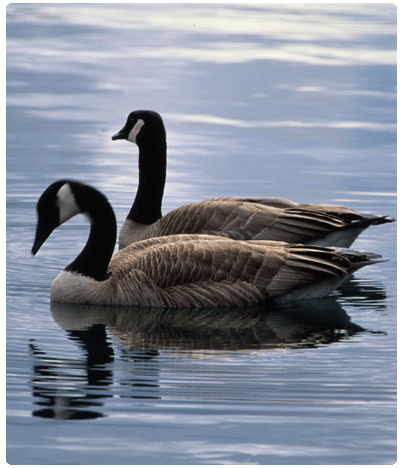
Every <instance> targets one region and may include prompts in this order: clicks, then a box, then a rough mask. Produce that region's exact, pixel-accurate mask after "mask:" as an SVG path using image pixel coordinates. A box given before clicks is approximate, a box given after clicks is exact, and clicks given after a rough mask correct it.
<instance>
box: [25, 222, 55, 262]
mask: <svg viewBox="0 0 400 468" xmlns="http://www.w3.org/2000/svg"><path fill="white" fill-rule="evenodd" d="M56 227H57V226H56V225H52V223H43V222H40V220H39V222H38V225H37V228H36V236H35V241H34V243H33V246H32V250H31V252H32V255H36V254H37V252H38V251H39V249H40V247H41V246H42V245H43V244H44V243H45V242H46V240H47V238H48V237H49V236H50V234H51V233H52V232H53V231H54V229H55V228H56Z"/></svg>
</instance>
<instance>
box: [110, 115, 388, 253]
mask: <svg viewBox="0 0 400 468" xmlns="http://www.w3.org/2000/svg"><path fill="white" fill-rule="evenodd" d="M112 139H113V140H120V139H126V140H128V141H130V142H132V143H136V144H137V146H138V147H139V185H138V189H137V193H136V198H135V200H134V203H133V205H132V208H131V210H130V212H129V214H128V216H127V218H126V220H125V222H124V223H123V225H122V228H121V232H120V235H119V248H120V249H122V248H124V247H126V246H127V245H129V244H131V243H132V242H137V241H139V240H143V239H149V238H152V237H160V236H167V235H171V234H208V235H218V236H223V237H229V238H231V239H242V240H245V239H260V240H261V239H263V240H279V241H285V242H294V243H297V242H300V243H303V244H313V245H325V246H331V245H335V246H337V247H350V246H351V244H352V243H353V242H354V241H355V239H356V238H357V237H358V236H359V234H360V233H361V232H362V231H363V230H364V229H366V228H367V227H368V226H371V225H377V224H384V223H390V222H392V221H394V218H391V217H389V216H375V215H369V214H360V213H358V212H356V211H354V210H352V209H350V208H346V207H343V206H335V205H327V204H298V203H295V202H292V201H289V200H285V199H281V198H241V197H221V198H214V199H210V200H205V201H202V202H197V203H191V204H188V205H184V206H182V207H180V208H177V209H175V210H173V211H171V212H170V213H168V214H166V215H165V216H164V217H163V216H162V214H161V204H162V198H163V193H164V186H165V178H166V166H167V142H166V132H165V127H164V123H163V121H162V119H161V116H160V115H159V114H157V113H156V112H153V111H147V110H141V111H134V112H132V113H131V114H129V116H128V120H127V122H126V124H125V126H124V127H123V128H122V130H120V131H119V132H118V133H117V134H115V135H114V136H113V137H112Z"/></svg>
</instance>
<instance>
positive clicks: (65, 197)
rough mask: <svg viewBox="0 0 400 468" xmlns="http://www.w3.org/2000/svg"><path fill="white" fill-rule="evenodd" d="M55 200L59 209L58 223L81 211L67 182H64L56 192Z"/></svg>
mask: <svg viewBox="0 0 400 468" xmlns="http://www.w3.org/2000/svg"><path fill="white" fill-rule="evenodd" d="M57 202H58V208H59V210H60V218H59V220H58V222H59V225H61V224H62V223H65V221H68V220H69V219H71V218H72V217H73V216H75V215H77V214H78V213H80V211H81V210H80V209H79V207H78V205H77V203H76V200H75V195H74V194H73V192H72V190H71V186H70V185H69V184H68V183H67V184H64V185H63V186H62V187H61V188H60V190H59V191H58V192H57Z"/></svg>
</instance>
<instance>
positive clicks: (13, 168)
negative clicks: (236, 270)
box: [7, 4, 397, 464]
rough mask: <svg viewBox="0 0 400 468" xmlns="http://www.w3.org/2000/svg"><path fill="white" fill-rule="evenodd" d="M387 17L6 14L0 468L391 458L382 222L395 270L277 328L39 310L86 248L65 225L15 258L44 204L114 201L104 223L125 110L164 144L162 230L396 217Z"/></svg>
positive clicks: (205, 313)
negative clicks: (302, 211)
mask: <svg viewBox="0 0 400 468" xmlns="http://www.w3.org/2000/svg"><path fill="white" fill-rule="evenodd" d="M396 21H397V19H396V9H395V6H393V5H389V4H388V5H383V4H364V5H362V4H354V5H344V4H337V5H323V4H321V5H318V4H312V5H296V6H294V5H279V6H278V5H263V4H257V5H239V4H237V5H222V4H221V5H216V4H215V5H214V4H199V5H191V4H171V5H162V4H150V5H144V4H121V5H111V4H110V5H107V4H85V5H83V4H11V5H9V6H8V7H7V461H8V462H9V463H11V464H60V463H61V464H160V463H170V464H226V463H228V464H231V463H246V464H250V463H256V464H310V463H311V464H328V463H329V464H382V463H394V462H395V460H396V225H395V224H390V225H384V226H379V227H373V228H371V229H369V230H368V231H366V232H365V233H364V234H363V235H362V236H361V237H360V238H359V239H358V240H357V241H356V243H355V244H354V247H355V248H357V249H360V250H366V251H372V252H377V253H379V254H381V255H382V256H383V257H384V258H386V259H389V260H390V261H389V262H387V263H381V264H378V265H375V266H372V267H369V268H365V269H363V270H361V271H359V272H358V273H356V275H355V276H354V277H353V278H352V279H351V281H350V282H349V283H347V284H346V285H344V286H343V287H341V288H340V290H338V291H337V292H336V293H335V294H334V295H333V297H331V298H329V299H326V300H323V301H308V302H306V303H305V304H297V305H293V306H292V307H286V308H280V309H267V310H266V309H265V308H251V309H229V310H224V309H222V310H218V309H216V310H195V311H191V310H182V311H171V310H158V309H139V310H137V309H136V310H125V309H119V310H118V311H116V310H114V309H113V308H99V307H91V308H88V307H71V306H58V307H57V306H54V305H50V301H49V290H50V286H51V283H52V281H53V279H54V277H55V276H56V275H57V273H58V272H59V271H60V270H61V269H62V268H63V267H64V266H65V265H67V264H68V263H69V262H71V261H72V260H73V259H74V258H75V256H76V255H77V253H78V252H79V250H80V249H81V247H82V246H83V245H84V243H85V241H86V238H87V233H88V226H87V225H86V224H85V221H84V219H83V218H76V219H74V220H71V221H70V222H69V223H67V224H66V225H64V226H62V227H61V228H60V229H59V230H57V232H55V233H54V234H53V235H52V236H51V238H50V239H49V240H48V241H47V242H46V245H45V246H44V247H43V248H42V249H41V251H40V252H39V254H38V255H37V256H36V257H35V258H31V257H30V248H31V246H32V242H33V237H34V231H35V223H36V214H35V204H36V201H37V199H38V197H39V196H40V194H41V193H42V191H43V190H44V189H45V188H46V187H47V186H48V185H49V184H50V183H52V182H53V181H55V180H57V179H60V178H66V177H69V178H74V179H78V180H82V181H84V182H86V183H90V184H92V185H94V186H96V187H97V188H99V189H100V190H102V191H103V192H104V193H106V195H107V196H108V198H109V200H110V201H111V203H112V205H113V207H114V209H115V211H116V214H117V219H118V223H119V226H120V225H121V223H122V221H123V219H124V217H125V216H126V214H127V212H128V211H129V207H130V204H131V203H132V201H133V197H134V194H135V190H136V187H137V148H136V147H135V146H134V145H131V144H129V143H128V142H121V141H119V142H112V141H111V135H113V134H114V133H115V132H116V131H118V130H119V129H120V128H121V127H122V125H123V124H124V122H125V119H126V116H127V114H128V113H129V112H130V111H132V110H135V109H140V108H145V109H152V110H156V111H158V112H159V113H161V115H162V116H163V118H164V121H165V125H166V128H167V133H168V178H167V185H166V190H165V196H164V202H163V211H164V213H166V212H168V211H170V210H171V209H173V208H176V207H178V206H180V205H182V204H184V203H187V202H191V201H197V200H203V199H206V198H211V197H215V196H222V195H243V196H279V197H285V198H289V199H292V200H295V201H298V202H316V201H321V202H326V203H335V204H338V203H339V204H346V205H348V206H351V207H352V208H354V209H357V210H359V211H361V212H366V213H376V214H385V215H391V216H395V215H396V92H397V90H396V39H397V38H396Z"/></svg>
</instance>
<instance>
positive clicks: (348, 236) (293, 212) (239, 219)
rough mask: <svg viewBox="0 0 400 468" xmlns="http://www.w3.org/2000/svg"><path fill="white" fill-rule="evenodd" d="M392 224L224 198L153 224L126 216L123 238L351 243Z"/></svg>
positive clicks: (321, 209)
mask: <svg viewBox="0 0 400 468" xmlns="http://www.w3.org/2000/svg"><path fill="white" fill-rule="evenodd" d="M386 222H390V221H389V218H388V217H383V216H382V217H379V216H368V215H360V214H359V213H357V212H356V211H354V210H351V209H350V208H346V207H343V206H334V205H326V204H319V205H317V204H314V205H308V204H296V203H294V202H291V201H289V200H284V199H274V198H252V199H249V198H240V197H220V198H214V199H210V200H204V201H202V202H196V203H190V204H188V205H184V206H182V207H180V208H177V209H175V210H173V211H171V212H169V213H167V214H166V215H165V216H163V217H162V218H160V219H158V220H157V221H155V222H154V223H152V224H142V223H138V222H136V221H134V220H132V219H130V218H126V220H125V221H124V223H123V225H122V228H121V231H120V237H119V239H120V240H119V242H120V248H124V247H126V246H128V245H130V244H132V243H133V242H138V241H141V240H144V239H150V238H152V237H162V236H168V235H172V234H173V233H181V234H196V233H202V234H207V235H215V236H222V237H228V238H230V239H237V240H252V239H254V240H273V241H277V240H279V241H281V240H283V241H285V242H289V243H303V244H312V245H321V246H332V245H334V246H336V247H350V245H351V244H352V243H353V242H354V241H355V239H356V238H357V237H358V235H359V234H360V233H361V232H362V231H363V230H364V229H366V228H367V227H368V226H370V225H372V224H382V223H386Z"/></svg>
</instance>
